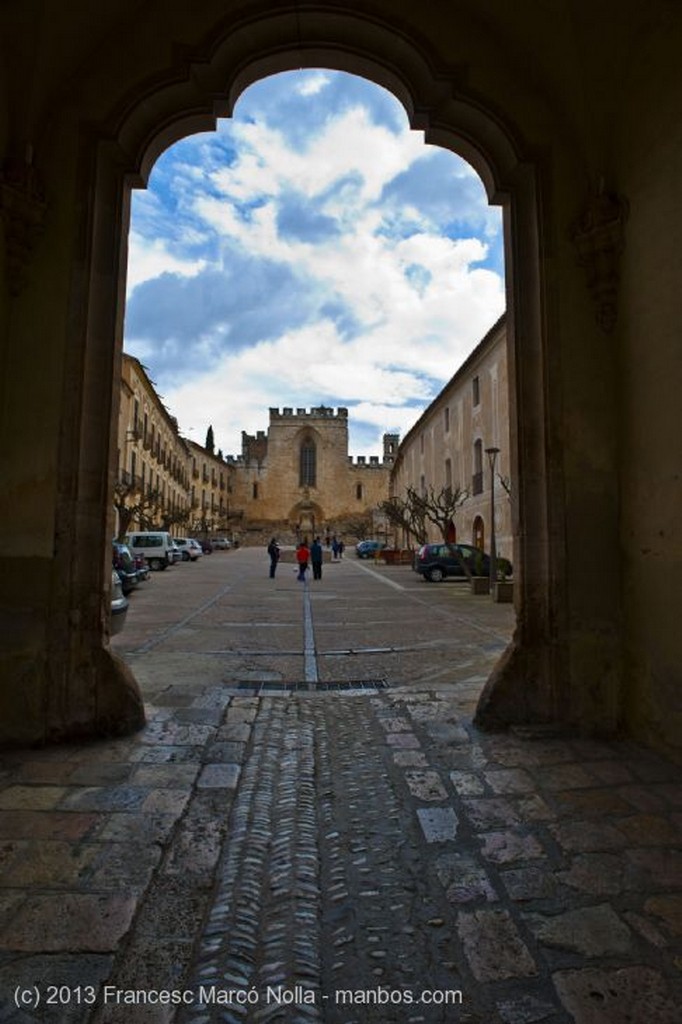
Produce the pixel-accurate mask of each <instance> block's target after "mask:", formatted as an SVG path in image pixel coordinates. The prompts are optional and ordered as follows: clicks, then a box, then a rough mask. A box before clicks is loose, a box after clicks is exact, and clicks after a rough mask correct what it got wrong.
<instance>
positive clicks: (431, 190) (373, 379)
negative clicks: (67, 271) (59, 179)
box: [125, 71, 504, 455]
mask: <svg viewBox="0 0 682 1024" xmlns="http://www.w3.org/2000/svg"><path fill="white" fill-rule="evenodd" d="M503 274H504V266H503V252H502V219H501V213H500V211H499V209H497V208H494V207H489V206H488V204H487V200H486V196H485V192H484V190H483V186H482V185H481V183H480V181H479V179H478V177H477V176H476V174H475V173H474V172H473V170H472V169H471V168H470V167H469V166H468V165H467V164H466V163H464V162H463V161H462V160H460V159H459V158H458V157H456V156H455V155H454V154H452V153H450V152H447V151H445V150H442V149H438V148H436V147H433V146H426V145H425V144H424V137H423V133H422V132H417V131H411V130H410V129H409V126H408V122H407V117H406V115H405V111H404V109H403V107H402V106H401V105H400V104H399V103H398V101H397V100H396V99H395V98H394V97H393V96H392V95H391V94H389V93H387V92H386V91H384V90H383V89H380V88H378V87H377V86H374V85H372V84H370V83H369V82H366V81H364V80H362V79H359V78H355V77H354V76H352V75H347V74H343V73H339V72H330V71H297V72H289V73H287V74H282V75H277V76H274V77H272V78H268V79H264V80H263V81H261V82H258V83H257V84H256V85H253V86H251V88H249V89H248V90H247V91H246V92H245V93H244V94H243V95H242V97H241V98H240V100H239V102H238V104H237V106H236V108H235V112H234V116H233V118H231V119H226V120H221V121H220V122H219V126H218V130H217V131H216V132H212V133H210V134H201V135H194V136H191V137H189V138H187V139H184V140H183V141H182V142H180V143H178V144H177V145H175V146H173V147H172V148H171V149H169V150H167V151H166V152H165V153H164V154H163V155H162V157H161V158H160V159H159V160H158V162H157V164H156V166H155V168H154V171H153V173H152V175H151V177H150V181H149V187H148V188H147V189H146V190H144V191H137V192H135V193H134V194H133V207H132V222H131V231H130V258H129V268H128V302H127V308H126V327H125V348H126V351H127V352H130V353H131V354H132V355H134V356H137V358H138V359H140V360H141V362H142V363H143V364H144V365H145V366H146V367H147V369H148V372H149V375H150V377H151V378H152V380H153V381H154V382H155V384H156V386H157V390H158V391H159V393H160V394H161V395H162V398H163V401H164V402H165V404H166V406H167V407H168V409H169V411H170V412H171V413H172V414H173V415H174V416H176V417H177V419H178V421H179V426H180V430H181V432H182V433H184V434H185V436H188V437H190V438H191V439H192V440H195V441H198V442H199V443H201V444H203V442H204V440H205V437H206V430H207V428H208V425H209V424H212V425H213V429H214V433H215V441H216V446H217V447H219V448H221V449H222V450H223V452H224V453H225V454H226V455H227V454H234V455H238V454H239V453H240V451H241V431H242V430H247V431H248V432H249V433H255V432H256V431H257V430H267V426H268V410H269V408H270V407H279V408H281V407H283V406H292V407H294V408H310V407H311V406H314V405H327V406H334V407H337V406H347V407H348V409H349V428H350V454H351V455H373V454H377V455H378V454H380V453H381V435H382V434H383V433H384V432H385V431H399V432H400V433H401V434H405V433H406V431H407V430H409V428H410V426H411V425H412V424H413V423H414V421H415V420H416V419H417V418H418V416H419V415H420V413H421V411H422V410H423V409H424V407H425V406H426V405H427V404H428V403H429V402H430V401H431V400H432V399H433V398H434V397H435V395H436V394H437V393H438V391H439V390H440V388H441V387H442V385H443V384H444V383H445V381H447V380H449V378H450V377H451V376H452V374H453V373H454V372H455V370H456V369H457V367H458V366H459V365H460V364H461V363H462V361H463V360H464V359H465V358H466V356H467V355H468V353H469V352H470V351H471V350H472V348H473V347H474V346H475V345H476V344H477V343H478V341H480V339H481V338H482V337H483V335H484V334H485V332H486V331H487V330H488V328H489V327H490V326H492V324H493V323H494V322H495V321H496V320H497V319H498V317H499V316H500V314H501V313H502V311H503V309H504V278H503Z"/></svg>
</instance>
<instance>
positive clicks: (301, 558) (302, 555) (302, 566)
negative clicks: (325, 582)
mask: <svg viewBox="0 0 682 1024" xmlns="http://www.w3.org/2000/svg"><path fill="white" fill-rule="evenodd" d="M327 547H331V550H332V557H333V559H334V561H337V560H338V559H339V558H341V557H342V556H343V542H342V541H339V540H337V539H336V537H334V538H333V539H332V540H330V538H329V537H327ZM280 554H281V551H280V547H279V544H278V543H277V538H276V537H273V538H272V539H271V541H270V543H269V544H268V555H269V557H270V579H271V580H274V578H275V573H276V572H277V564H278V562H279V559H280ZM323 558H324V552H323V550H322V544H321V542H320V538H319V537H316V538H315V540H314V541H313V542H312V544H311V545H310V546H308V538H307V537H305V538H304V539H303V540H302V541H301V542H300V543H299V544H297V546H296V564H297V566H298V575H297V577H296V578H297V579H298V580H300V581H301V582H304V581H305V574H306V572H307V570H308V566H309V565H310V566H312V570H313V579H314V580H321V579H322V561H323Z"/></svg>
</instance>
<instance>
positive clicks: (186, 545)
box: [173, 537, 202, 562]
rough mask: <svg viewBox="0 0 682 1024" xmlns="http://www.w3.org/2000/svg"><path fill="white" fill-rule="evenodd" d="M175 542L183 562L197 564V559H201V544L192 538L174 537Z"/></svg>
mask: <svg viewBox="0 0 682 1024" xmlns="http://www.w3.org/2000/svg"><path fill="white" fill-rule="evenodd" d="M173 541H174V543H175V545H176V546H177V547H178V548H179V549H180V556H181V558H182V560H183V562H196V560H197V558H200V557H201V554H202V551H201V544H199V543H198V542H197V541H196V540H193V539H192V538H191V537H173ZM197 549H198V550H197Z"/></svg>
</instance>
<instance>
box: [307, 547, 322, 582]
mask: <svg viewBox="0 0 682 1024" xmlns="http://www.w3.org/2000/svg"><path fill="white" fill-rule="evenodd" d="M322 554H323V553H322V545H321V544H320V538H319V537H316V538H315V540H314V541H313V542H312V544H311V545H310V564H311V565H312V567H313V579H314V580H321V579H322Z"/></svg>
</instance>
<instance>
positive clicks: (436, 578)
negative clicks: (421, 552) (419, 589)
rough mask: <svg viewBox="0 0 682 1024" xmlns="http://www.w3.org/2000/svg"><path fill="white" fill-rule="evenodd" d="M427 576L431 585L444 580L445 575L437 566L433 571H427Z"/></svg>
mask: <svg viewBox="0 0 682 1024" xmlns="http://www.w3.org/2000/svg"><path fill="white" fill-rule="evenodd" d="M427 576H428V578H429V579H430V580H431V582H432V583H440V582H441V580H444V579H445V573H444V572H443V570H442V569H440V568H439V567H438V566H437V565H436V566H434V568H433V569H429V571H428V573H427Z"/></svg>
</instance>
